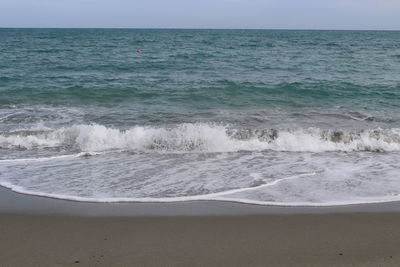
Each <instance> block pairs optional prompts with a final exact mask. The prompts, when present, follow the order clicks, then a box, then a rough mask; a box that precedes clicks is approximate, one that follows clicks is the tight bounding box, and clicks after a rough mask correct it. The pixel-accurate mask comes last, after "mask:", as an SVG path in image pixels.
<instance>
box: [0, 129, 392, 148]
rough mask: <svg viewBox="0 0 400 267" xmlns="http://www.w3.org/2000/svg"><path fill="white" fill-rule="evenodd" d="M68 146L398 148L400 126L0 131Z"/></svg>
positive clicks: (2, 144) (5, 137)
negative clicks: (328, 128)
mask: <svg viewBox="0 0 400 267" xmlns="http://www.w3.org/2000/svg"><path fill="white" fill-rule="evenodd" d="M52 147H64V148H70V149H75V150H76V149H78V150H80V151H94V152H101V151H109V150H125V151H126V150H127V151H142V152H146V151H160V152H235V151H262V150H274V151H293V152H324V151H372V152H384V151H400V128H392V129H365V130H360V131H340V130H323V129H319V128H306V129H303V128H298V129H234V128H231V127H228V126H223V125H217V124H205V123H194V124H192V123H188V124H180V125H177V126H174V127H150V126H135V127H133V128H130V129H128V130H120V129H115V128H108V127H105V126H102V125H96V124H93V125H73V126H70V127H64V128H59V129H55V130H49V129H45V130H42V131H38V130H29V131H15V132H2V133H0V148H2V149H15V148H18V149H27V150H29V149H35V148H52Z"/></svg>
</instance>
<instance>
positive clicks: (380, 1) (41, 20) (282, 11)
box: [0, 0, 400, 30]
mask: <svg viewBox="0 0 400 267" xmlns="http://www.w3.org/2000/svg"><path fill="white" fill-rule="evenodd" d="M0 27H99V28H103V27H106V28H114V27H122V28H240V29H241V28H252V29H259V28H261V29H372V30H379V29H383V30H400V0H142V1H139V0H0Z"/></svg>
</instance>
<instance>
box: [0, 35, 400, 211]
mask: <svg viewBox="0 0 400 267" xmlns="http://www.w3.org/2000/svg"><path fill="white" fill-rule="evenodd" d="M137 49H140V50H141V52H140V53H137V52H136V50H137ZM0 160H1V161H0V184H1V185H3V186H6V187H9V188H11V189H13V190H15V191H18V192H23V193H30V194H37V195H45V196H52V197H59V198H65V199H72V200H82V201H185V200H196V199H217V200H230V201H240V202H249V203H258V204H277V205H335V204H349V203H365V202H382V201H391V200H399V199H400V197H399V194H400V166H399V164H398V162H400V32H379V31H289V30H286V31H281V30H139V29H138V30H131V29H107V30H106V29H0Z"/></svg>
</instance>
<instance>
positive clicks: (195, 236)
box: [0, 213, 400, 266]
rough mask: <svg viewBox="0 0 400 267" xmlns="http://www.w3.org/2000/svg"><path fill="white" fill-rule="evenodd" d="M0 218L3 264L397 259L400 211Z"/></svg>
mask: <svg viewBox="0 0 400 267" xmlns="http://www.w3.org/2000/svg"><path fill="white" fill-rule="evenodd" d="M0 221H1V227H0V237H1V239H0V253H1V257H0V260H1V263H0V265H1V266H399V265H400V230H399V227H398V226H399V225H400V213H342V214H297V215H282V214H281V215H279V214H275V215H273V214H267V215H250V216H249V215H244V216H217V217H216V216H195V217H193V216H191V217H185V216H169V217H164V216H163V217H154V216H153V217H140V216H139V217H74V216H59V215H57V216H48V215H27V214H25V215H24V214H6V213H2V214H0Z"/></svg>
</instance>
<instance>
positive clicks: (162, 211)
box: [0, 187, 400, 217]
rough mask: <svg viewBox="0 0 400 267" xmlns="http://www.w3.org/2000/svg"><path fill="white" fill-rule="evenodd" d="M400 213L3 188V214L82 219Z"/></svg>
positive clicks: (373, 207)
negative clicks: (106, 198)
mask: <svg viewBox="0 0 400 267" xmlns="http://www.w3.org/2000/svg"><path fill="white" fill-rule="evenodd" d="M336 213H400V202H399V201H394V202H385V203H371V204H354V205H343V206H272V205H271V206H266V205H257V204H245V203H238V202H230V201H218V200H197V201H184V202H166V203H158V202H147V203H146V202H114V203H98V202H79V201H70V200H62V199H55V198H49V197H41V196H33V195H26V194H22V193H17V192H14V191H12V190H11V189H7V188H4V187H0V214H27V215H59V216H78V217H143V216H161V217H163V216H248V215H274V214H276V215H283V214H287V215H290V214H336Z"/></svg>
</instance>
